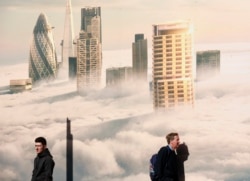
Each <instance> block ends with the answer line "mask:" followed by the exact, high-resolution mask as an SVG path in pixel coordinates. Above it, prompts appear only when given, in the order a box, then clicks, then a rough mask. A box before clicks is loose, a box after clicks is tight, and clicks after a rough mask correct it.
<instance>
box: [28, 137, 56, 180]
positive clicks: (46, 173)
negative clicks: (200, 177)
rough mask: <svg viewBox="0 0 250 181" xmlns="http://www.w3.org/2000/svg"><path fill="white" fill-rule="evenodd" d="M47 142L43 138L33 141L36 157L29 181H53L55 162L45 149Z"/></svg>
mask: <svg viewBox="0 0 250 181" xmlns="http://www.w3.org/2000/svg"><path fill="white" fill-rule="evenodd" d="M46 145H47V141H46V139H45V138H43V137H38V138H36V139H35V149H36V153H37V156H36V158H35V160H34V169H33V172H32V179H31V181H53V176H52V175H53V169H54V166H55V162H54V160H53V157H52V155H51V154H50V152H49V149H48V148H47V146H46Z"/></svg>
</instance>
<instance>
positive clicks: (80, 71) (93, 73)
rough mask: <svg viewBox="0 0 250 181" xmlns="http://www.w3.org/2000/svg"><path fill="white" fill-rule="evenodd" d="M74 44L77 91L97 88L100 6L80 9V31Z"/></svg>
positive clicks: (99, 71)
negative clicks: (75, 49)
mask: <svg viewBox="0 0 250 181" xmlns="http://www.w3.org/2000/svg"><path fill="white" fill-rule="evenodd" d="M76 46H77V90H78V92H79V93H87V92H88V91H89V90H90V89H98V88H99V87H100V85H101V70H102V44H101V9H100V7H94V8H83V9H82V17H81V31H80V33H79V38H78V40H77V44H76Z"/></svg>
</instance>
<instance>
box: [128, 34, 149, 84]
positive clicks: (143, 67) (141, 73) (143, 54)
mask: <svg viewBox="0 0 250 181" xmlns="http://www.w3.org/2000/svg"><path fill="white" fill-rule="evenodd" d="M147 47H148V45H147V39H144V34H136V35H135V42H134V43H133V44H132V53H133V76H134V78H136V79H140V80H145V81H146V80H147V70H148V48H147Z"/></svg>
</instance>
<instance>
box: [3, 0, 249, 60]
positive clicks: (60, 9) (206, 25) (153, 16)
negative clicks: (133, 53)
mask: <svg viewBox="0 0 250 181" xmlns="http://www.w3.org/2000/svg"><path fill="white" fill-rule="evenodd" d="M65 3H66V1H65V2H64V1H53V2H50V1H49V2H48V3H45V2H44V1H43V2H41V3H40V2H38V1H36V2H32V1H31V2H30V1H22V2H18V1H11V2H9V1H1V2H0V9H1V14H0V15H1V16H0V18H1V19H0V22H1V25H2V27H3V28H1V30H0V36H1V37H0V38H1V40H2V41H1V44H0V45H1V47H4V48H3V49H2V50H0V51H1V52H0V59H1V64H15V63H17V62H24V61H25V60H27V59H28V56H27V54H28V50H27V49H28V45H29V43H30V42H29V39H31V36H30V32H31V29H32V24H34V22H35V19H36V18H35V17H37V16H38V14H40V13H41V11H42V12H45V13H46V14H48V16H49V19H50V21H51V24H52V26H54V27H55V29H54V30H53V31H54V33H55V34H56V36H55V44H56V50H57V52H58V54H59V55H60V54H61V52H60V51H59V50H60V42H61V40H62V37H63V24H64V16H65ZM249 4H250V2H247V1H243V2H241V3H240V4H239V3H237V2H235V1H218V0H212V1H209V2H205V1H203V0H200V1H192V0H190V1H186V2H183V1H175V2H170V1H159V3H153V2H151V1H146V2H144V3H143V5H142V4H140V1H138V2H137V1H136V2H133V3H131V2H129V1H128V2H122V1H120V0H119V1H115V2H114V1H111V0H110V1H106V2H105V3H103V2H101V1H93V2H91V3H85V2H82V1H78V0H77V1H76V0H75V1H72V10H73V16H74V24H75V28H74V29H75V34H77V33H78V31H79V30H80V16H79V15H80V11H81V10H80V8H81V7H85V6H101V7H102V15H103V30H102V31H103V49H104V50H111V49H126V48H129V47H130V45H131V44H130V43H131V42H132V41H133V35H134V34H136V33H144V34H145V38H147V39H148V40H149V42H150V40H151V36H152V24H156V23H165V22H168V21H171V20H176V19H190V20H191V21H192V22H193V23H194V27H195V29H194V33H195V38H194V41H195V43H211V42H212V43H215V42H222V43H224V42H239V41H240V42H248V41H250V37H249V36H248V33H247V32H248V31H249V30H250V25H248V24H247V23H245V22H246V17H248V14H249V12H248V10H247V7H248V5H249ZM135 7H136V8H135ZM176 10H178V11H176ZM179 10H180V11H179ZM177 12H181V13H177ZM114 14H115V15H116V16H113V15H114ZM131 17H134V18H131ZM145 17H147V18H145ZM22 22H26V26H25V27H24V26H20V25H21V23H22ZM17 27H18V29H19V33H18V34H17V33H16V32H15V29H16V28H17ZM20 27H22V28H20ZM128 27H130V28H128ZM19 35H21V36H19ZM14 40H15V41H14ZM150 46H151V45H150V44H149V47H150ZM10 51H12V52H14V53H11V54H10ZM59 52H60V53H59Z"/></svg>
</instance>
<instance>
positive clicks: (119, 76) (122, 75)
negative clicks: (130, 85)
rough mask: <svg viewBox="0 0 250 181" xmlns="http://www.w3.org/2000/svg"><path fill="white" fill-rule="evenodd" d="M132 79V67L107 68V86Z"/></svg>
mask: <svg viewBox="0 0 250 181" xmlns="http://www.w3.org/2000/svg"><path fill="white" fill-rule="evenodd" d="M131 79H132V67H116V68H108V69H106V86H117V85H121V84H122V83H125V82H129V81H131Z"/></svg>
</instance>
